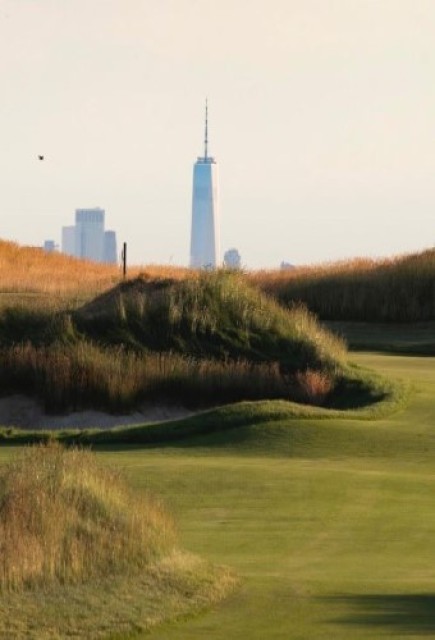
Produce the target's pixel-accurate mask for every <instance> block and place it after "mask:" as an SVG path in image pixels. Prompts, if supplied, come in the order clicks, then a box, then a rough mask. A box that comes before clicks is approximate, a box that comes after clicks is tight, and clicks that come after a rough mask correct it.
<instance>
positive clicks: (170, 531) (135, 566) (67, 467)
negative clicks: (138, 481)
mask: <svg viewBox="0 0 435 640" xmlns="http://www.w3.org/2000/svg"><path fill="white" fill-rule="evenodd" d="M174 542H175V529H174V523H173V520H172V518H171V517H170V515H169V514H168V513H167V512H166V510H165V509H164V507H163V506H162V504H160V502H159V501H158V500H156V499H154V498H152V497H151V496H150V495H137V494H135V493H134V492H133V491H132V490H131V489H130V488H129V487H128V485H127V484H126V482H125V481H124V480H123V479H122V477H121V476H120V475H119V474H118V473H117V472H116V471H113V470H110V469H108V468H106V467H104V466H103V465H101V464H100V463H99V462H98V461H97V459H96V457H95V456H94V455H93V454H92V453H90V452H89V451H84V450H78V449H64V448H62V447H61V446H60V445H58V444H54V443H53V444H49V445H47V446H44V445H39V446H34V447H31V448H28V449H26V450H25V451H24V452H23V454H22V455H21V456H20V457H19V458H18V459H17V460H15V461H14V462H11V463H10V464H8V465H7V466H6V467H4V468H2V470H1V474H0V591H9V590H22V589H25V588H34V587H48V586H50V585H52V584H53V583H59V584H76V583H82V582H85V581H88V580H91V579H95V578H105V577H108V576H116V575H135V574H136V573H137V572H139V571H141V570H142V569H143V568H144V567H145V566H147V565H148V564H149V563H150V562H152V561H155V560H156V559H158V558H160V557H161V556H162V555H163V554H167V553H169V552H170V551H171V550H172V549H173V546H174Z"/></svg>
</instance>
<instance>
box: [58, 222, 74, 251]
mask: <svg viewBox="0 0 435 640" xmlns="http://www.w3.org/2000/svg"><path fill="white" fill-rule="evenodd" d="M61 246H62V253H66V255H67V256H75V255H76V228H75V227H62V244H61Z"/></svg>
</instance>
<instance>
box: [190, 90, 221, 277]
mask: <svg viewBox="0 0 435 640" xmlns="http://www.w3.org/2000/svg"><path fill="white" fill-rule="evenodd" d="M207 148H208V108H207V103H206V105H205V138H204V156H203V157H199V158H198V160H197V161H196V163H195V165H194V168H193V197H192V231H191V240H190V266H191V267H193V268H202V267H206V268H207V267H208V268H215V267H218V266H219V265H220V238H219V209H218V167H217V164H216V162H215V160H214V158H212V157H211V156H209V155H208V149H207Z"/></svg>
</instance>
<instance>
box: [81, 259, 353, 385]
mask: <svg viewBox="0 0 435 640" xmlns="http://www.w3.org/2000/svg"><path fill="white" fill-rule="evenodd" d="M74 322H75V325H76V327H77V329H78V331H80V332H82V333H83V334H85V335H87V336H88V337H91V338H92V339H94V340H99V341H103V342H105V343H106V344H111V343H112V344H113V343H117V342H118V343H122V344H127V345H130V346H132V347H138V346H141V347H144V348H147V349H151V350H155V351H169V350H172V351H177V352H182V353H185V354H188V355H191V356H195V357H201V358H206V357H209V358H210V357H211V358H216V359H221V360H228V359H230V360H232V361H234V360H238V359H245V360H249V361H251V362H276V361H279V362H280V365H281V367H282V369H283V370H285V371H286V372H287V373H294V372H296V371H298V370H301V369H306V368H307V367H309V368H312V369H325V368H327V369H330V370H332V369H334V368H335V367H336V366H337V365H338V364H339V363H340V362H342V361H343V360H344V357H345V353H346V349H345V346H344V343H343V342H342V341H341V340H340V339H339V338H337V337H336V336H334V335H333V334H332V333H330V332H329V331H328V330H326V329H325V328H323V327H321V325H320V324H319V323H318V322H317V321H316V319H315V317H314V316H313V315H312V314H311V313H310V312H309V311H307V309H306V308H304V307H300V306H298V307H294V308H292V309H290V310H285V309H283V308H282V307H281V306H280V305H279V304H277V303H276V302H275V301H274V300H272V299H271V298H269V297H268V296H266V295H264V294H262V293H260V292H259V291H258V290H256V289H255V288H254V287H252V286H250V285H248V284H247V283H246V280H245V279H244V277H243V276H242V275H240V276H239V275H236V274H232V273H225V272H212V273H207V272H205V273H201V274H197V275H196V276H195V277H191V278H186V279H184V280H181V281H173V280H172V279H166V280H157V281H156V280H153V279H146V278H137V279H135V280H131V281H128V282H126V283H123V284H121V285H119V286H118V287H115V288H114V289H112V290H111V291H109V292H106V293H105V294H103V295H102V296H100V297H98V298H96V299H95V300H93V301H92V302H90V303H89V304H87V305H85V306H84V307H83V308H82V309H79V310H78V311H77V312H76V313H75V314H74Z"/></svg>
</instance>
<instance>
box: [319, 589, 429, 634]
mask: <svg viewBox="0 0 435 640" xmlns="http://www.w3.org/2000/svg"><path fill="white" fill-rule="evenodd" d="M324 600H327V601H329V602H330V603H331V604H333V605H337V604H339V605H341V604H344V605H345V606H346V607H348V608H349V609H350V611H349V613H348V614H347V615H345V616H343V617H340V618H335V619H334V620H329V622H333V623H339V624H340V623H341V624H345V625H352V626H360V627H362V626H369V627H385V629H384V633H385V634H388V635H393V634H394V635H396V634H412V635H413V636H416V635H421V636H425V635H430V636H432V637H433V635H434V633H435V594H418V593H417V594H409V595H407V594H405V595H384V594H371V595H360V596H337V597H330V598H325V599H324ZM379 633H382V630H381V629H379Z"/></svg>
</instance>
